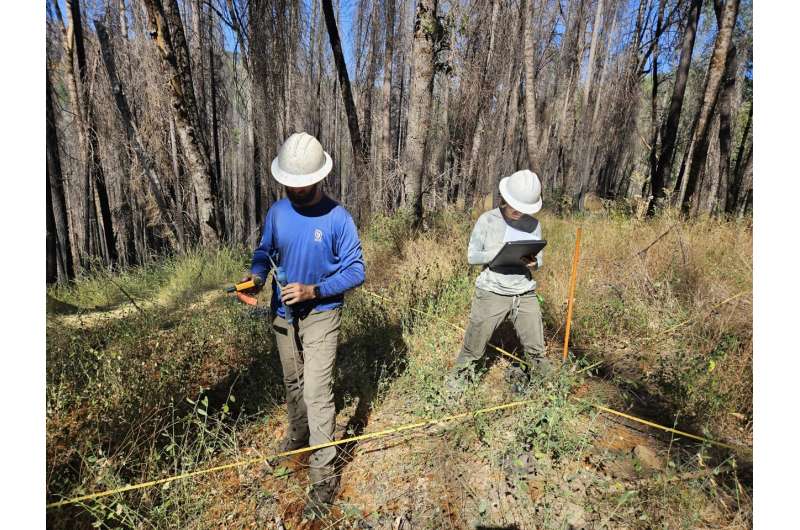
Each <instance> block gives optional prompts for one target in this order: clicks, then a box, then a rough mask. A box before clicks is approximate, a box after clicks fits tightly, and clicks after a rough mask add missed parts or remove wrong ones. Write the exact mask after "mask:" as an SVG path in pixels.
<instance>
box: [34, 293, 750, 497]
mask: <svg viewBox="0 0 800 530" xmlns="http://www.w3.org/2000/svg"><path fill="white" fill-rule="evenodd" d="M362 292H364V293H366V294H368V295H370V296H373V297H375V298H378V299H380V300H383V301H386V302H390V303H391V300H390V299H388V298H386V297H384V296H381V295H379V294H377V293H373V292H371V291H369V290H366V289H362ZM412 311H414V312H416V313H419V314H422V315H425V316H428V317H431V318H434V319H436V320H439V321H441V322H445V323H446V324H449V325H450V326H452V327H454V328H455V329H457V330H459V331H462V332H463V331H464V329H463V328H461V327H460V326H457V325H456V324H453V323H452V322H450V321H448V320H445V319H443V318H441V317H438V316H436V315H432V314H430V313H427V312H425V311H421V310H419V309H415V308H412ZM489 346H492V347H493V348H494V349H496V350H497V351H499V352H500V353H502V354H503V355H506V356H508V357H511V358H512V359H515V360H517V361H519V362H521V363H523V364H526V363H525V362H524V361H523V360H522V359H520V358H519V357H516V356H515V355H512V354H511V353H509V352H507V351H505V350H504V349H502V348H500V347H498V346H495V345H493V344H491V343H490V344H489ZM575 399H577V398H575ZM533 401H535V400H532V399H526V400H522V401H514V402H511V403H505V404H502V405H495V406H493V407H487V408H482V409H477V410H474V411H469V412H462V413H460V414H452V415H449V416H443V417H441V418H434V419H431V420H424V421H419V422H415V423H408V424H405V425H400V426H398V427H391V428H389V429H384V430H382V431H376V432H372V433H367V434H361V435H358V436H352V437H350V438H344V439H341V440H335V441H332V442H326V443H323V444H318V445H314V446H311V447H304V448H302V449H295V450H293V451H284V452H282V453H277V454H274V455H272V456H268V457H259V458H251V459H248V460H240V461H237V462H231V463H229V464H223V465H220V466H215V467H210V468H206V469H200V470H197V471H190V472H187V473H182V474H179V475H173V476H171V477H165V478H162V479H158V480H151V481H149V482H141V483H139V484H129V485H127V486H122V487H120V488H114V489H110V490H106V491H101V492H97V493H90V494H87V495H81V496H79V497H73V498H70V499H64V500H61V501H58V502H53V503H50V504H47V505H46V508H48V509H49V508H59V507H62V506H67V505H69V504H75V503H78V502H83V501H88V500H94V499H99V498H102V497H108V496H109V495H115V494H118V493H125V492H127V491H133V490H139V489H144V488H150V487H153V486H158V485H161V484H167V483H169V482H174V481H176V480H182V479H187V478H191V477H196V476H199V475H206V474H209V473H215V472H217V471H224V470H226V469H232V468H236V467H244V466H249V465H252V464H257V463H261V462H266V461H269V460H273V459H276V458H283V457H287V456H293V455H299V454H302V453H307V452H310V451H316V450H317V449H324V448H326V447H334V446H337V445H342V444H346V443H351V442H359V441H364V440H371V439H375V438H381V437H383V436H388V435H390V434H396V433H399V432H403V431H408V430H412V429H418V428H420V427H427V426H429V425H436V424H440V423H445V422H448V421H453V420H458V419H462V418H467V417H470V416H472V417H475V416H478V415H481V414H487V413H489V412H495V411H499V410H506V409H511V408H515V407H521V406H523V405H527V404H529V403H532V402H533ZM577 401H579V402H581V403H583V404H585V405H588V406H591V407H594V408H596V409H598V410H600V411H602V412H605V413H608V414H613V415H615V416H620V417H622V418H626V419H628V420H631V421H634V422H637V423H640V424H642V425H647V426H649V427H653V428H656V429H661V430H662V431H665V432H669V433H672V434H677V435H679V436H683V437H686V438H691V439H694V440H697V441H700V442H703V443H707V444H710V445H716V446H719V447H724V448H726V449H731V450H734V451H746V452H752V449H751V448H749V447H744V446H736V445H731V444H727V443H724V442H718V441H715V440H711V439H709V438H704V437H702V436H698V435H696V434H691V433H688V432H684V431H679V430H677V429H673V428H671V427H666V426H664V425H659V424H658V423H654V422H651V421H648V420H645V419H642V418H637V417H636V416H632V415H630V414H626V413H624V412H619V411H617V410H614V409H610V408H608V407H604V406H602V405H598V404H596V403H591V402H589V401H584V400H581V399H577Z"/></svg>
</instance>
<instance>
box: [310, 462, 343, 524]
mask: <svg viewBox="0 0 800 530" xmlns="http://www.w3.org/2000/svg"><path fill="white" fill-rule="evenodd" d="M308 476H309V479H310V480H311V489H310V490H309V491H308V502H307V503H306V506H305V508H303V518H304V519H307V520H309V521H313V520H314V519H322V518H323V517H326V516H327V515H328V514H329V513H330V511H331V506H332V505H333V499H334V497H335V496H336V488H337V487H338V485H339V477H338V476H336V475H335V474H334V471H333V468H332V467H330V468H323V469H318V468H313V467H312V468H311V469H310V470H309V474H308Z"/></svg>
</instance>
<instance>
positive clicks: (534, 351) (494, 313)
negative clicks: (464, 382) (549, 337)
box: [454, 287, 545, 370]
mask: <svg viewBox="0 0 800 530" xmlns="http://www.w3.org/2000/svg"><path fill="white" fill-rule="evenodd" d="M506 317H508V318H509V320H511V322H512V323H513V324H514V328H515V329H516V330H517V335H518V336H519V340H520V342H521V343H522V348H523V349H524V351H525V358H526V359H525V360H526V362H529V363H530V364H531V365H532V367H536V366H537V364H539V363H541V362H542V361H543V357H544V351H545V350H544V329H543V325H542V312H541V309H540V308H539V300H537V298H536V293H535V292H534V291H530V292H528V293H525V294H521V295H516V296H509V295H501V294H496V293H493V292H491V291H486V290H484V289H480V288H477V287H476V288H475V295H474V296H473V298H472V309H471V311H470V314H469V324H468V326H467V331H466V333H465V334H464V346H463V347H462V348H461V352H460V353H459V354H458V358H457V359H456V363H455V367H454V368H455V369H456V370H461V369H464V368H469V367H470V366H471V365H472V364H473V363H474V362H475V361H477V360H478V359H480V358H481V357H483V354H484V353H485V352H486V344H487V343H488V342H489V339H490V338H491V337H492V333H494V331H495V330H496V329H497V327H498V326H499V325H500V324H501V323H502V322H503V320H504V319H505V318H506Z"/></svg>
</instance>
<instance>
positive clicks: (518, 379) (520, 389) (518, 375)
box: [505, 365, 531, 396]
mask: <svg viewBox="0 0 800 530" xmlns="http://www.w3.org/2000/svg"><path fill="white" fill-rule="evenodd" d="M505 380H506V383H508V384H509V386H510V387H511V392H512V393H513V394H515V395H518V396H521V395H523V394H524V393H525V391H526V390H527V389H528V386H529V385H530V382H531V380H530V377H529V376H528V373H527V372H526V371H525V370H523V369H522V368H521V367H519V366H515V365H511V366H509V367H508V368H506V373H505Z"/></svg>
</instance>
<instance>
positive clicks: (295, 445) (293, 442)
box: [268, 430, 308, 466]
mask: <svg viewBox="0 0 800 530" xmlns="http://www.w3.org/2000/svg"><path fill="white" fill-rule="evenodd" d="M303 447H308V436H306V437H305V438H296V437H294V436H292V431H291V430H289V432H288V433H286V436H284V437H283V438H282V439H281V441H280V442H278V447H277V448H276V449H275V451H276V453H286V452H288V451H294V450H296V449H302V448H303ZM289 458H292V457H291V456H277V457H275V458H273V459H271V460H270V461H269V462H268V463H269V464H270V465H271V466H275V465H277V464H280V463H281V462H285V461H286V460H287V459H289Z"/></svg>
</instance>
